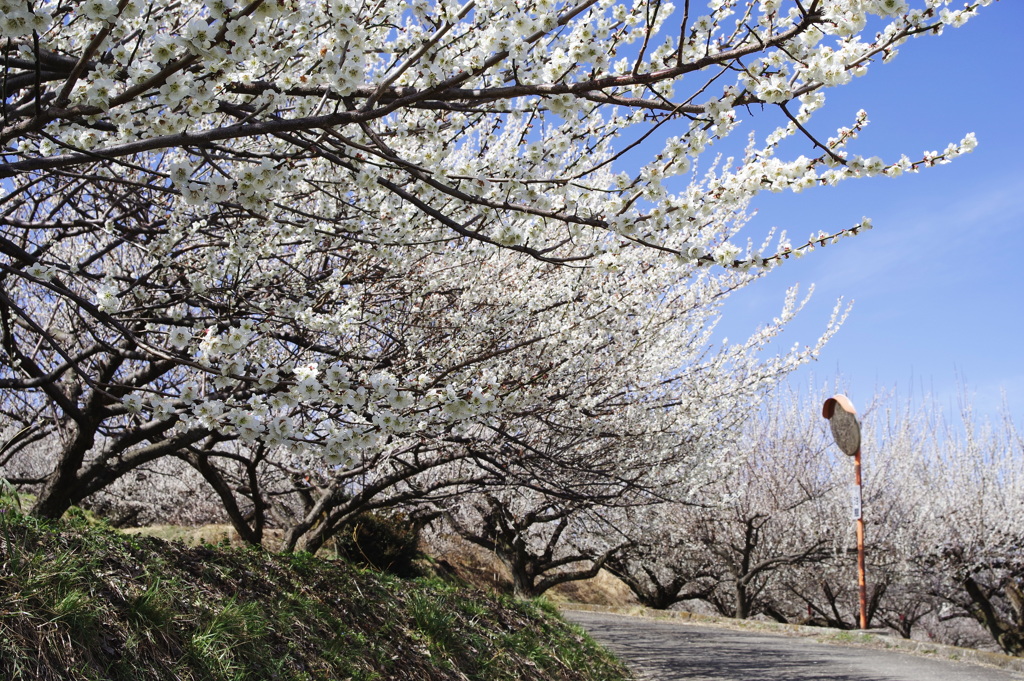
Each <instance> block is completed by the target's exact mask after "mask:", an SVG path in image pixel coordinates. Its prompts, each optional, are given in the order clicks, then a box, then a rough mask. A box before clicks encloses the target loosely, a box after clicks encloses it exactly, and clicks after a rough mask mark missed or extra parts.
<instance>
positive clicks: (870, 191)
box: [721, 0, 1024, 423]
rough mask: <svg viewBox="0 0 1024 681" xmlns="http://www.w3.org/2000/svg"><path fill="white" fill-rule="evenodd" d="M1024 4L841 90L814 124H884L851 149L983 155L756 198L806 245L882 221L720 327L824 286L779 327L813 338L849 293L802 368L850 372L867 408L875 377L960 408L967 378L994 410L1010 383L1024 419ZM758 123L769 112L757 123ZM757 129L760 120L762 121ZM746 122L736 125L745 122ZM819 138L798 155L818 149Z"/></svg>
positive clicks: (762, 217) (755, 228)
mask: <svg viewBox="0 0 1024 681" xmlns="http://www.w3.org/2000/svg"><path fill="white" fill-rule="evenodd" d="M1021 26H1024V2H1021V1H1020V0H1001V1H999V2H996V3H994V4H993V5H992V6H990V7H987V8H983V10H982V11H981V12H979V15H978V16H977V17H975V18H974V19H972V20H971V21H970V22H968V23H967V24H966V25H965V26H963V27H961V28H959V29H947V30H946V32H945V33H944V34H943V35H942V36H939V37H923V38H918V39H916V40H912V41H910V42H909V43H908V44H907V45H906V46H904V48H903V49H902V50H901V52H900V54H899V56H898V57H897V58H896V59H895V60H893V61H892V62H891V63H889V64H885V65H879V66H875V67H873V68H872V70H871V71H870V72H869V73H868V75H867V76H865V77H864V78H861V79H856V80H855V81H854V82H853V83H851V84H850V85H848V86H845V87H842V88H838V89H834V90H831V91H829V93H828V102H827V104H826V107H825V110H824V111H822V112H819V114H817V115H816V116H815V119H814V120H813V125H812V130H813V131H814V132H815V133H817V134H819V137H822V138H824V137H828V136H829V135H830V134H832V133H833V132H834V130H835V127H836V126H838V125H846V124H849V122H852V120H853V116H854V114H855V113H856V111H857V110H858V109H861V108H863V109H865V110H866V111H867V112H868V115H869V118H870V120H871V124H870V125H869V127H868V128H867V130H866V131H865V132H864V133H862V134H861V136H860V137H859V138H858V140H857V141H856V142H855V143H854V145H853V146H851V148H850V149H851V153H860V154H863V155H864V156H872V155H879V156H881V157H882V158H883V159H885V160H887V161H890V160H896V159H898V158H899V156H900V154H902V153H906V154H907V155H908V156H910V157H911V159H915V158H919V157H920V156H921V154H922V152H924V151H926V150H934V149H938V150H941V149H943V148H944V147H945V146H946V144H948V143H949V142H958V141H959V140H960V139H961V138H962V137H963V136H964V134H966V133H968V132H975V133H976V134H977V137H978V141H979V146H978V148H977V149H976V150H975V151H974V153H972V154H969V155H966V156H963V157H961V158H959V159H957V160H956V161H954V162H953V163H952V164H949V165H945V166H940V167H936V168H930V169H925V170H923V171H922V172H920V173H919V174H916V175H904V176H902V177H899V178H895V179H889V178H871V179H864V180H853V181H849V182H847V183H844V184H843V185H841V186H839V187H823V188H817V189H813V190H809V191H805V192H803V193H802V194H768V195H763V196H761V197H759V198H758V199H757V200H756V201H755V204H754V207H756V208H757V209H758V215H757V216H756V217H755V218H754V221H753V223H752V224H751V225H750V227H751V229H752V233H758V232H759V231H760V230H762V229H763V228H767V227H769V226H778V227H780V228H785V229H787V230H788V231H789V233H790V235H791V238H792V240H793V241H794V242H797V241H798V240H800V239H805V238H806V237H807V235H809V234H810V233H811V232H816V231H817V230H818V229H824V230H826V231H832V230H835V229H838V228H841V227H847V226H850V225H852V224H855V223H856V222H857V221H858V220H859V219H860V218H861V217H862V216H865V215H866V216H869V217H871V218H872V219H873V221H874V225H875V229H873V230H871V231H869V232H866V233H864V234H862V235H860V236H858V237H856V238H853V239H845V240H843V241H841V242H840V243H838V244H835V245H830V246H828V247H826V248H824V249H818V250H817V251H815V252H814V253H812V254H810V255H809V256H807V257H805V258H803V259H802V260H796V261H794V260H792V259H791V260H790V261H788V262H787V263H786V265H785V266H784V267H780V268H778V269H776V270H775V271H774V272H772V273H771V275H770V276H769V277H768V278H766V279H765V280H763V281H760V282H757V283H755V284H754V285H753V286H751V287H750V288H748V289H747V290H745V291H743V292H741V293H740V294H739V295H737V296H736V297H735V298H734V299H733V300H731V301H730V303H729V305H728V306H727V308H726V316H725V318H724V319H723V322H722V325H721V333H722V334H724V335H728V336H729V337H730V338H736V339H738V338H739V336H740V335H742V334H743V333H744V332H748V331H750V330H751V329H752V328H753V327H754V326H756V324H757V323H758V322H760V321H764V320H765V319H770V318H771V317H772V316H774V315H775V314H777V311H778V309H780V308H781V304H782V297H783V293H784V291H785V289H786V287H787V286H789V285H791V284H794V283H799V284H801V285H802V286H807V285H809V284H812V283H813V284H815V285H816V290H815V294H814V298H813V300H812V302H811V304H810V305H808V307H807V308H806V309H805V310H804V312H803V313H802V314H801V317H800V319H798V320H797V321H796V322H794V324H793V325H792V326H791V327H790V329H789V331H787V333H786V334H785V335H784V336H783V337H782V338H781V339H780V341H779V345H778V347H779V348H780V349H785V348H788V347H789V346H791V345H792V344H793V343H795V342H801V343H810V342H813V340H814V339H815V338H816V337H817V334H818V333H819V332H820V330H821V329H822V328H823V327H824V325H825V323H826V322H827V320H828V316H829V314H830V312H831V309H832V307H833V305H834V304H835V301H836V299H837V298H840V297H843V298H845V299H846V300H853V301H854V306H853V310H852V312H851V314H850V316H849V319H848V321H847V322H846V324H845V326H844V327H843V328H842V329H841V330H840V332H839V333H838V335H837V336H836V337H835V338H834V339H833V340H832V341H831V343H830V344H829V345H828V347H827V348H826V349H825V351H824V352H823V354H822V356H821V358H820V360H819V361H818V362H817V363H814V364H812V365H810V366H809V367H805V368H803V369H801V370H800V372H799V373H798V374H797V375H796V376H795V380H797V381H798V382H800V383H803V384H806V382H807V381H808V380H811V378H812V376H813V377H814V378H816V380H817V382H818V383H819V384H820V383H822V382H824V381H826V380H831V379H833V378H834V377H835V376H836V375H837V374H839V375H841V377H842V379H843V381H845V385H847V386H848V394H849V395H850V397H851V399H852V400H853V402H854V405H855V406H858V407H860V405H862V404H866V403H867V402H868V401H869V400H870V398H871V396H872V394H873V393H874V392H875V391H876V389H891V388H896V389H898V391H899V392H900V394H901V395H903V396H907V395H909V394H911V393H915V394H920V393H921V392H927V393H931V394H932V395H933V396H934V397H935V398H937V399H938V400H939V401H940V402H941V403H942V404H943V405H948V406H951V407H953V408H955V407H956V401H957V395H958V394H960V391H961V388H962V389H963V390H964V391H966V394H967V395H968V396H969V397H970V400H971V402H972V403H973V405H974V406H975V408H976V410H977V411H978V412H980V413H982V414H987V415H993V416H994V415H996V412H997V411H998V409H999V407H1000V405H1001V403H1002V399H1003V398H1002V394H1003V393H1004V392H1005V396H1006V402H1007V405H1008V406H1009V409H1010V413H1011V414H1012V415H1013V416H1014V418H1015V419H1016V420H1017V421H1018V423H1024V352H1022V346H1024V342H1022V341H1024V338H1022V337H1024V299H1022V294H1024V266H1022V263H1021V261H1022V258H1024V130H1022V128H1024V125H1022V123H1021V118H1022V114H1021V110H1022V108H1024V93H1022V86H1024V75H1022V74H1024V71H1022V70H1021V69H1022V65H1024V40H1021V38H1020V34H1019V31H1020V27H1021ZM748 123H751V124H752V126H753V128H754V129H757V130H758V132H761V133H762V135H763V132H767V128H765V130H763V131H762V129H761V127H762V126H765V125H766V124H764V123H761V124H759V123H758V121H757V120H756V119H755V120H754V121H747V122H745V123H744V125H745V126H746V125H747V124H748ZM749 129H750V128H748V130H749ZM737 132H738V131H737ZM807 146H808V148H807V149H800V150H798V151H796V152H793V153H794V155H796V154H798V153H807V154H808V155H810V154H811V152H812V150H811V149H810V146H809V143H808V145H807Z"/></svg>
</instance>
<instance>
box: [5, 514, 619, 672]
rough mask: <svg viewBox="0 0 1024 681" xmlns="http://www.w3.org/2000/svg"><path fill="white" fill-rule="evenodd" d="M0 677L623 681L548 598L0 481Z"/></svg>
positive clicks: (609, 661) (615, 666)
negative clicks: (43, 509)
mask: <svg viewBox="0 0 1024 681" xmlns="http://www.w3.org/2000/svg"><path fill="white" fill-rule="evenodd" d="M0 678H3V679H26V680H28V679H42V680H48V679H54V680H56V679H60V680H61V681H64V680H68V681H80V680H81V681H93V680H95V681H99V680H101V679H102V680H104V681H106V680H110V681H121V680H123V681H129V680H130V681H136V680H138V681H147V680H150V679H152V680H161V681H162V680H163V679H168V680H169V679H184V680H194V681H207V680H210V681H221V680H223V681H229V680H230V681H236V680H237V681H242V680H247V681H248V680H253V681H262V680H264V679H265V680H267V681H269V680H270V679H276V680H284V681H317V680H319V679H351V680H352V681H392V680H393V681H399V680H405V679H417V680H422V681H442V680H443V681H447V680H449V679H451V680H452V681H454V680H455V679H469V680H470V681H542V680H543V681H623V680H625V679H628V678H629V677H628V674H627V673H626V672H625V670H624V669H623V668H622V666H621V665H620V664H619V663H618V662H617V661H615V660H614V659H613V658H612V657H611V656H610V655H608V654H607V653H606V652H604V651H603V650H602V649H600V648H599V647H598V646H597V645H596V644H594V643H593V641H591V640H590V639H589V638H588V637H587V636H586V635H585V634H584V633H582V631H580V630H579V629H577V628H575V627H573V626H571V625H568V624H566V623H565V622H563V621H562V620H561V619H560V618H558V617H557V614H556V613H555V610H554V607H553V606H552V605H551V604H550V603H549V602H547V601H545V600H536V601H528V602H520V601H516V600H513V599H511V598H509V597H506V596H501V595H498V594H495V593H493V592H488V591H480V590H474V589H470V588H467V587H463V586H458V585H454V584H452V583H449V582H445V581H442V580H440V579H437V578H429V579H428V578H422V579H412V580H405V579H399V578H396V577H393V576H388V575H384V574H382V573H379V572H376V571H373V570H369V569H364V568H357V567H354V566H352V565H350V564H348V563H345V562H344V561H325V560H320V559H318V558H316V557H314V556H311V555H309V554H301V553H296V554H286V555H284V554H273V553H268V552H265V551H261V550H258V549H250V548H230V547H225V546H210V545H201V546H197V547H192V548H189V547H186V546H185V545H183V544H180V543H177V542H166V541H163V540H161V539H157V538H152V537H143V536H128V535H124V534H121V533H118V532H115V531H113V530H110V529H108V528H106V527H104V526H103V525H102V523H98V524H97V523H96V521H95V520H94V519H91V518H88V517H86V516H85V515H83V514H72V515H71V517H70V519H69V520H68V521H65V522H61V523H51V522H44V521H40V520H36V519H33V518H30V517H27V516H25V515H23V514H22V513H21V511H20V509H19V508H18V506H17V504H15V503H13V502H12V501H11V499H10V498H9V497H3V495H0Z"/></svg>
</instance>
